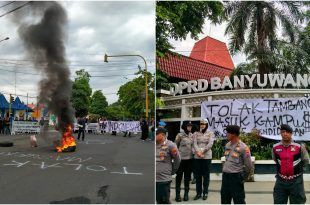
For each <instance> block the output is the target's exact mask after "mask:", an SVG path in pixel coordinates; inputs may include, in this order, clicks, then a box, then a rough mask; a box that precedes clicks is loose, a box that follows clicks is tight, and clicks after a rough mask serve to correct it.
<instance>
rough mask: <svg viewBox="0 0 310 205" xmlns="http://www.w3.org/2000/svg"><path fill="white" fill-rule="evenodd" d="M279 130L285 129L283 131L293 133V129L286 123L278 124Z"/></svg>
mask: <svg viewBox="0 0 310 205" xmlns="http://www.w3.org/2000/svg"><path fill="white" fill-rule="evenodd" d="M280 130H285V131H287V132H289V133H293V129H292V128H291V127H290V126H289V125H287V124H282V125H281V126H280Z"/></svg>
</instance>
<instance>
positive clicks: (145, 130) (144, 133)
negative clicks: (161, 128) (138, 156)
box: [140, 118, 149, 141]
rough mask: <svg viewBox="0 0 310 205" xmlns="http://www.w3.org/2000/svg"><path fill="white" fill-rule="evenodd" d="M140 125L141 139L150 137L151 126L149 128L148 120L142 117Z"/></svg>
mask: <svg viewBox="0 0 310 205" xmlns="http://www.w3.org/2000/svg"><path fill="white" fill-rule="evenodd" d="M140 126H141V132H142V133H141V140H143V141H145V140H146V139H147V137H148V132H149V128H148V124H147V121H146V120H145V119H144V118H142V119H141V121H140Z"/></svg>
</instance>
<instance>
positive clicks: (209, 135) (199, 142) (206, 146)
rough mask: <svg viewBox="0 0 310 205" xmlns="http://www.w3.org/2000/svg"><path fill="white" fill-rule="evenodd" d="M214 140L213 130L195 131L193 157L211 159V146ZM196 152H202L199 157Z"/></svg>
mask: <svg viewBox="0 0 310 205" xmlns="http://www.w3.org/2000/svg"><path fill="white" fill-rule="evenodd" d="M213 142H214V134H213V132H210V131H206V132H205V133H202V132H195V133H194V135H193V147H194V149H193V150H194V154H195V155H194V158H195V159H212V150H211V148H212V146H213ZM197 152H202V153H203V157H199V156H198V155H197Z"/></svg>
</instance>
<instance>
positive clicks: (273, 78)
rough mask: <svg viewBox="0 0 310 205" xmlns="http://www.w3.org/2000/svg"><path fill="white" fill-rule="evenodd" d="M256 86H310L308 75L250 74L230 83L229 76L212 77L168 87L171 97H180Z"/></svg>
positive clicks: (235, 78) (234, 77)
mask: <svg viewBox="0 0 310 205" xmlns="http://www.w3.org/2000/svg"><path fill="white" fill-rule="evenodd" d="M254 85H257V86H258V87H260V88H265V87H266V86H270V87H272V88H273V87H279V88H286V87H287V86H292V87H294V88H295V87H296V88H307V87H308V85H310V75H308V74H303V75H301V74H295V75H292V74H287V75H285V74H271V73H270V74H264V75H262V76H261V75H260V74H252V75H240V76H233V81H231V79H230V76H225V77H224V78H219V77H212V78H210V80H209V81H208V80H206V79H198V80H190V81H187V82H184V81H182V82H179V83H178V84H176V83H172V84H171V87H170V93H171V94H172V95H176V94H180V95H182V94H183V92H184V91H186V92H187V93H192V92H193V93H196V92H204V91H206V90H207V89H208V88H210V90H224V89H225V88H229V89H237V88H245V87H248V88H253V87H254Z"/></svg>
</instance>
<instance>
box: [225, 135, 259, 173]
mask: <svg viewBox="0 0 310 205" xmlns="http://www.w3.org/2000/svg"><path fill="white" fill-rule="evenodd" d="M224 156H225V162H224V166H223V172H226V173H239V172H243V171H245V172H246V173H247V175H248V174H249V173H250V171H251V169H252V168H253V164H252V161H251V153H250V149H249V147H248V146H247V145H246V144H244V143H243V142H242V141H241V140H239V142H238V143H235V144H231V142H228V143H227V144H226V146H225V152H224Z"/></svg>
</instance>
